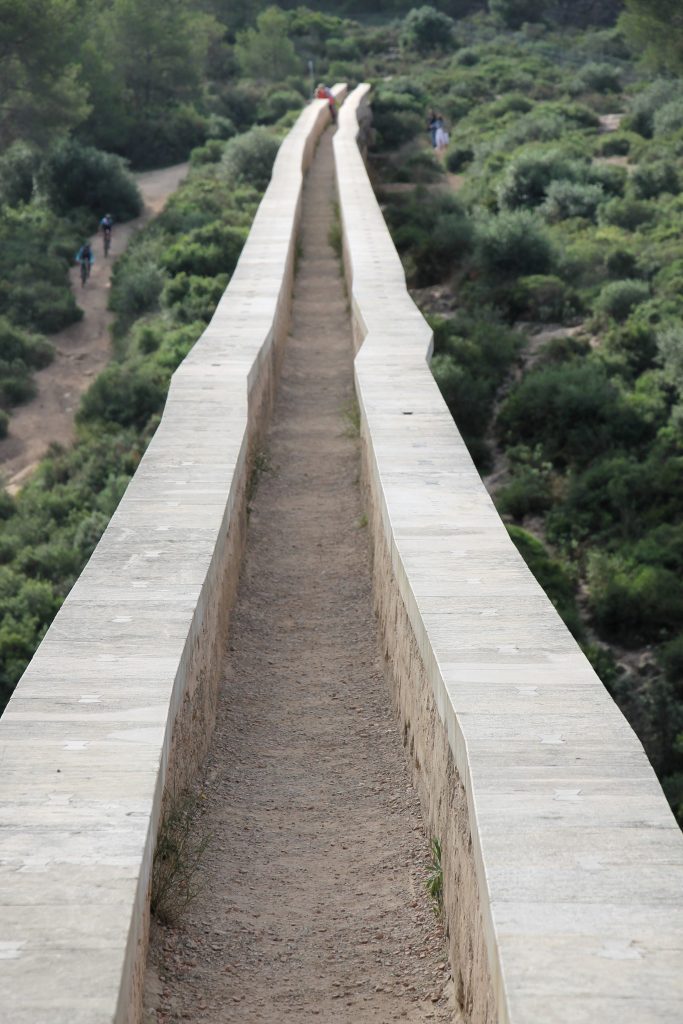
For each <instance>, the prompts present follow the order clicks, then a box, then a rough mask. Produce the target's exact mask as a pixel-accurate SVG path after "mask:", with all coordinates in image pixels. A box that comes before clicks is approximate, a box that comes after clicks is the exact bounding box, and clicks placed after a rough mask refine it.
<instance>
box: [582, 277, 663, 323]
mask: <svg viewBox="0 0 683 1024" xmlns="http://www.w3.org/2000/svg"><path fill="white" fill-rule="evenodd" d="M649 297H650V288H649V286H648V284H647V283H646V282H645V281H639V280H626V281H612V282H610V284H606V285H605V287H604V288H603V289H602V291H601V292H600V295H599V296H598V298H597V301H596V304H595V308H596V309H597V311H598V312H599V313H606V314H607V315H608V316H611V317H613V318H614V319H615V320H619V321H623V320H626V318H627V317H628V315H629V313H631V312H632V310H633V309H634V308H635V307H636V306H638V305H640V303H641V302H645V301H646V300H647V299H649Z"/></svg>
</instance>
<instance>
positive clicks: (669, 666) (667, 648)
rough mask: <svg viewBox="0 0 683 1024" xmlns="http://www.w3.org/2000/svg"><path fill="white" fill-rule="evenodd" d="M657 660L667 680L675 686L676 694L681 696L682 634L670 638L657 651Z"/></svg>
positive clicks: (682, 688)
mask: <svg viewBox="0 0 683 1024" xmlns="http://www.w3.org/2000/svg"><path fill="white" fill-rule="evenodd" d="M659 661H660V664H661V666H662V668H663V669H664V672H665V673H666V677H667V679H668V680H669V682H671V683H673V684H674V685H675V687H676V691H677V696H678V698H679V700H680V699H682V698H683V634H679V636H677V637H675V639H673V640H670V641H669V643H668V644H665V645H664V647H662V648H661V649H660V651H659Z"/></svg>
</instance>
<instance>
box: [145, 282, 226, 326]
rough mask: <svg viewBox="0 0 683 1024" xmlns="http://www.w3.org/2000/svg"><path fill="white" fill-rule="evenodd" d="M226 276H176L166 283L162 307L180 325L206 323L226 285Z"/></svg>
mask: <svg viewBox="0 0 683 1024" xmlns="http://www.w3.org/2000/svg"><path fill="white" fill-rule="evenodd" d="M228 279H229V276H228V274H218V275H217V276H215V277H198V276H196V275H195V274H185V273H181V274H176V276H175V277H174V278H172V279H171V280H170V281H168V282H167V284H166V285H165V287H164V291H163V294H162V298H161V301H162V305H163V306H164V307H166V308H167V309H170V310H171V311H172V312H173V315H174V317H175V318H176V320H178V321H179V322H180V323H184V324H190V323H193V322H194V321H197V320H203V321H204V322H205V323H208V322H209V320H210V319H211V317H212V316H213V314H214V311H215V309H216V306H217V304H218V302H219V300H220V298H221V296H222V295H223V292H224V291H225V289H226V287H227V284H228Z"/></svg>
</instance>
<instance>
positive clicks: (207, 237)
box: [160, 222, 247, 277]
mask: <svg viewBox="0 0 683 1024" xmlns="http://www.w3.org/2000/svg"><path fill="white" fill-rule="evenodd" d="M246 237H247V231H246V229H244V228H234V227H230V226H229V225H224V224H220V223H216V222H214V223H213V224H210V225H207V226H205V227H201V228H196V229H195V230H194V231H190V232H189V233H188V234H187V235H184V236H183V237H182V238H180V239H179V240H178V241H177V242H174V244H173V245H171V246H169V247H168V249H166V250H165V251H164V252H163V254H162V256H161V260H160V262H161V265H162V267H164V269H165V270H167V271H168V272H169V273H170V274H171V275H173V276H175V275H176V274H180V273H183V272H184V273H186V274H195V275H197V276H199V277H212V276H215V275H216V274H220V273H227V274H232V272H233V270H234V269H235V267H236V266H237V261H238V259H239V257H240V253H241V252H242V247H243V246H244V242H245V240H246Z"/></svg>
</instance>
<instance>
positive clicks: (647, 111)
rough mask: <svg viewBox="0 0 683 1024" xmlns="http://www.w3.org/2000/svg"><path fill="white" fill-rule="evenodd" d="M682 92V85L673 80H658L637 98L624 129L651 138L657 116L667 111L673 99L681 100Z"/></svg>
mask: <svg viewBox="0 0 683 1024" xmlns="http://www.w3.org/2000/svg"><path fill="white" fill-rule="evenodd" d="M682 91H683V90H682V89H681V86H680V84H679V83H676V82H674V81H672V80H671V79H666V78H659V79H656V80H655V81H654V82H652V84H651V85H650V86H648V88H647V89H645V90H643V92H641V93H638V95H637V96H636V97H635V99H634V100H633V103H632V104H631V109H630V111H629V114H628V117H627V118H626V119H625V120H624V122H623V127H624V128H627V129H630V130H631V131H633V132H637V133H638V135H642V136H643V137H644V138H646V139H649V138H651V137H652V134H653V132H654V119H655V115H656V114H657V112H658V111H660V110H663V109H665V107H666V106H667V105H668V104H669V103H670V102H671V101H672V99H673V98H680V96H681V92H682Z"/></svg>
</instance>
